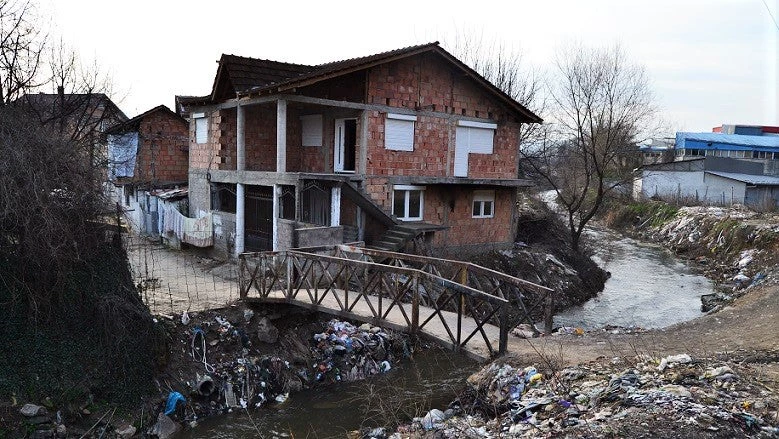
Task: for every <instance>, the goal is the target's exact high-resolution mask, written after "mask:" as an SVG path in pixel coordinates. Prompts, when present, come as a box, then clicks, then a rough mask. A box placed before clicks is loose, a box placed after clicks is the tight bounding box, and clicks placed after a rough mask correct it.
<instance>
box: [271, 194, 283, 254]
mask: <svg viewBox="0 0 779 439" xmlns="http://www.w3.org/2000/svg"><path fill="white" fill-rule="evenodd" d="M280 201H281V185H280V184H274V185H273V251H279V250H280V249H279V204H281V203H280Z"/></svg>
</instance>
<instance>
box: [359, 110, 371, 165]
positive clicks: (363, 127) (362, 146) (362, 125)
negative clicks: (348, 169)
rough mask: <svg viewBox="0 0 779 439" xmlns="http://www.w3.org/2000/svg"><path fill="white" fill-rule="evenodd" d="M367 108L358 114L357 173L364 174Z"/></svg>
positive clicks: (366, 154) (366, 163)
mask: <svg viewBox="0 0 779 439" xmlns="http://www.w3.org/2000/svg"><path fill="white" fill-rule="evenodd" d="M368 121H369V119H368V110H363V111H362V114H360V133H359V134H358V135H359V136H360V153H359V162H358V163H357V173H358V174H363V175H365V174H366V173H367V171H366V169H367V167H368Z"/></svg>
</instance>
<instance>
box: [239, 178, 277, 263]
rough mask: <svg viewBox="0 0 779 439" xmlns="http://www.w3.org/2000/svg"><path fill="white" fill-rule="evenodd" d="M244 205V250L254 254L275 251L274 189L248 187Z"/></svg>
mask: <svg viewBox="0 0 779 439" xmlns="http://www.w3.org/2000/svg"><path fill="white" fill-rule="evenodd" d="M244 204H245V209H246V210H245V216H244V228H245V234H244V248H245V249H246V251H253V252H260V251H268V250H273V188H272V187H266V186H246V196H245V199H244Z"/></svg>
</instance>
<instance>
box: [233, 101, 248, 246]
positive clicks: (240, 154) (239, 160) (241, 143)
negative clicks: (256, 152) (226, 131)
mask: <svg viewBox="0 0 779 439" xmlns="http://www.w3.org/2000/svg"><path fill="white" fill-rule="evenodd" d="M235 114H236V127H235V132H236V136H235V138H236V142H235V143H236V145H235V146H236V148H235V149H236V154H235V157H236V160H235V169H236V171H238V172H240V171H243V170H245V169H246V140H245V136H244V133H245V127H244V122H245V119H244V108H243V106H242V105H240V104H239V105H238V106H237V107H236V109H235ZM245 201H246V198H245V197H244V184H243V183H238V184H236V185H235V256H236V257H238V255H239V254H241V253H243V251H244V249H245V248H246V247H245V245H246V244H245V237H246V221H245V220H244V215H245V213H246V208H245V205H244V202H245Z"/></svg>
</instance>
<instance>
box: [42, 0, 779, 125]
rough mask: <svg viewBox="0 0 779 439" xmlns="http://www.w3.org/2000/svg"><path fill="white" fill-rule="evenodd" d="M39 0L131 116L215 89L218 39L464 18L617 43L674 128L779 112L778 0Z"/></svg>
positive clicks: (386, 43) (392, 33) (435, 33)
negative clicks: (638, 67) (643, 74)
mask: <svg viewBox="0 0 779 439" xmlns="http://www.w3.org/2000/svg"><path fill="white" fill-rule="evenodd" d="M40 1H41V12H42V13H43V14H44V15H47V16H48V17H49V20H50V22H51V26H52V27H53V31H52V34H53V35H61V36H62V37H63V39H64V40H65V41H66V42H67V43H69V44H70V45H71V46H73V47H74V48H75V49H77V50H78V51H79V52H80V53H81V54H82V57H83V58H85V59H95V60H97V62H98V63H99V65H100V66H101V67H102V68H103V69H105V70H107V71H110V72H111V74H112V76H113V79H114V84H115V86H114V88H115V90H116V93H115V94H116V95H117V97H118V100H119V101H120V102H119V106H120V107H121V108H122V109H123V110H124V111H125V112H126V113H127V114H128V115H129V116H133V115H135V114H138V113H140V112H143V111H145V110H147V109H149V108H152V107H154V106H156V105H159V104H165V105H168V106H169V107H172V105H173V97H174V95H176V94H184V95H204V94H207V93H209V92H210V88H211V84H212V82H213V78H214V74H215V72H216V67H217V64H216V61H217V60H218V59H219V56H220V54H222V53H232V54H236V55H242V56H251V57H257V58H265V59H275V60H280V61H288V62H297V63H304V64H318V63H322V62H328V61H334V60H339V59H344V58H351V57H355V56H363V55H369V54H372V53H376V52H381V51H385V50H390V49H394V48H399V47H403V46H408V45H413V44H419V43H424V42H429V41H436V40H439V41H441V42H442V43H445V42H447V41H450V42H451V41H453V38H454V36H455V35H456V34H457V33H460V34H462V33H464V32H467V33H476V34H479V35H481V36H482V38H483V39H485V40H489V39H494V40H497V41H500V42H502V43H504V44H505V45H507V46H511V47H516V48H519V49H521V50H522V52H523V53H524V55H525V56H524V61H525V62H527V64H528V65H529V66H530V65H532V66H533V67H534V68H536V69H540V70H544V69H551V68H552V66H553V60H554V57H555V51H556V50H559V49H560V48H561V47H564V46H566V45H570V44H573V43H582V44H585V45H591V46H604V45H612V44H614V43H620V44H621V45H622V46H623V47H624V48H625V49H626V51H627V52H628V53H629V54H630V56H631V57H632V59H633V60H634V61H635V62H637V63H640V64H643V65H644V66H645V67H646V69H647V71H648V73H649V75H650V77H651V79H652V84H653V89H654V91H655V94H656V96H657V102H658V105H659V107H660V108H661V110H662V112H663V117H664V119H665V120H667V121H668V123H669V125H670V126H671V127H672V128H673V129H675V130H688V131H708V130H710V129H711V127H713V126H716V125H720V124H722V123H743V124H772V125H779V96H778V94H779V92H778V88H777V82H778V81H779V77H778V76H777V70H779V25H777V21H779V16H778V15H777V14H778V13H779V0H641V1H638V0H622V1H617V0H613V1H607V0H587V1H580V0H570V1H568V0H546V1H543V2H539V1H525V0H514V1H504V2H492V1H480V2H461V1H442V2H433V1H419V0H416V1H405V0H396V1H393V2H382V1H354V2H352V1H342V2H338V1H331V2H324V1H310V2H308V1H297V2H295V1H285V2H263V1H232V0H220V1H216V2H215V1H208V2H206V1H200V0H197V1H173V0H156V1H150V0H133V1H125V2H106V1H92V0H68V1H55V0H40ZM772 15H773V17H776V20H774V19H773V17H772Z"/></svg>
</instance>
